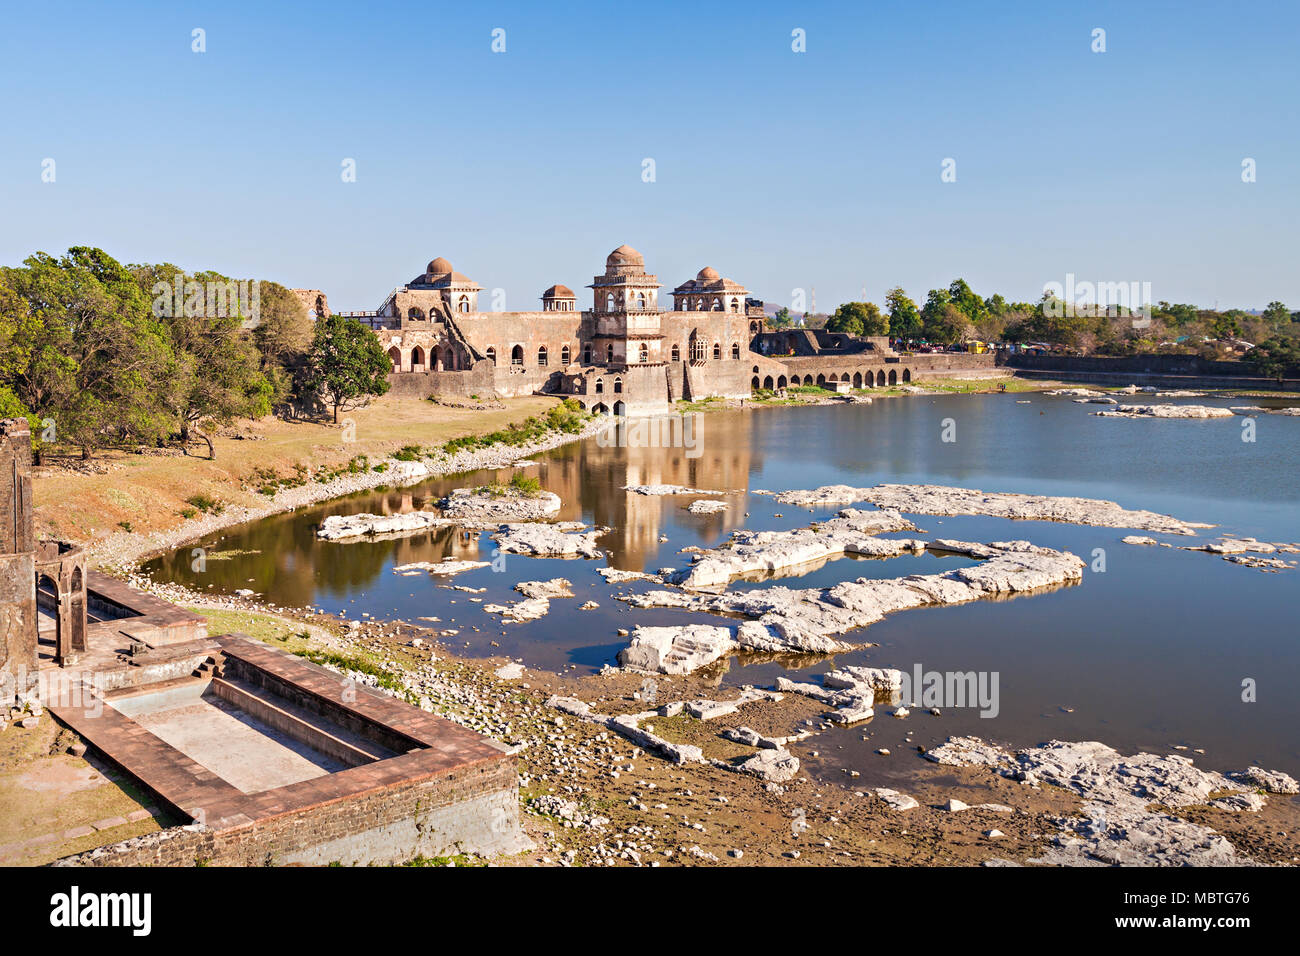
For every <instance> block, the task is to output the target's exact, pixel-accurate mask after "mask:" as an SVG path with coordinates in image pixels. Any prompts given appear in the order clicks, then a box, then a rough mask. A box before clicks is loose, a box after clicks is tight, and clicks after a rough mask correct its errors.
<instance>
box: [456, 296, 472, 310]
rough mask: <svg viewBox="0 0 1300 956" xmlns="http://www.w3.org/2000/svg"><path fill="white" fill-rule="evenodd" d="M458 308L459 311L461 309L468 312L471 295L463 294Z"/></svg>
mask: <svg viewBox="0 0 1300 956" xmlns="http://www.w3.org/2000/svg"><path fill="white" fill-rule="evenodd" d="M456 308H457V309H458V310H459V311H461V312H468V311H469V296H467V295H462V296H461V297H460V304H459V305H458V306H457V307H456Z"/></svg>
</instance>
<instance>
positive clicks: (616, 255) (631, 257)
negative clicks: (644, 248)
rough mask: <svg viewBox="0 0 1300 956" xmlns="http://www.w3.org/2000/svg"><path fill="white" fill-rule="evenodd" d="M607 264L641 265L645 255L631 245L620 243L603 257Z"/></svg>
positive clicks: (643, 262) (643, 263)
mask: <svg viewBox="0 0 1300 956" xmlns="http://www.w3.org/2000/svg"><path fill="white" fill-rule="evenodd" d="M605 265H607V266H643V265H645V257H644V256H642V255H641V253H639V252H637V251H636V250H635V249H633V248H632V247H631V246H628V245H622V246H619V247H618V248H617V249H615V250H614V251H613V252H611V253H610V254H609V255H608V256H607V257H606V258H605Z"/></svg>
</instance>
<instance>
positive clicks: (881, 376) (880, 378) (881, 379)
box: [876, 368, 885, 385]
mask: <svg viewBox="0 0 1300 956" xmlns="http://www.w3.org/2000/svg"><path fill="white" fill-rule="evenodd" d="M876 384H877V385H884V384H885V370H884V369H883V368H882V369H881V370H880V371H879V372H877V373H876Z"/></svg>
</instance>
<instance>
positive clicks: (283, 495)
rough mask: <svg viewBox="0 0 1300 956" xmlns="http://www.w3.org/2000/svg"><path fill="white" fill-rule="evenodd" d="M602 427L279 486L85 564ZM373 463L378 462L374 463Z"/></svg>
mask: <svg viewBox="0 0 1300 956" xmlns="http://www.w3.org/2000/svg"><path fill="white" fill-rule="evenodd" d="M602 427H603V426H602V424H601V422H600V421H599V420H596V419H593V420H592V421H590V422H588V423H587V424H586V426H585V427H584V428H583V430H582V431H581V432H579V433H577V434H568V433H563V432H556V433H554V434H551V435H547V436H546V437H545V438H542V439H540V440H538V441H535V442H529V443H527V444H523V445H493V446H491V447H489V448H480V449H466V450H462V451H458V452H456V453H455V454H454V455H445V454H444V455H439V456H438V457H436V458H432V459H429V460H427V461H425V462H406V461H398V460H396V459H385V460H384V461H383V463H384V464H386V465H387V466H388V467H387V468H386V469H385V470H384V471H382V472H376V471H365V472H360V473H357V474H347V475H341V476H340V477H338V478H335V479H333V480H331V481H327V482H318V483H310V484H305V485H300V486H298V487H296V488H283V489H281V490H279V491H277V492H276V494H275V495H274V496H273V497H270V498H268V499H267V503H266V504H265V505H261V506H259V507H254V508H247V507H230V508H227V509H225V510H224V511H222V512H221V513H220V514H204V515H200V516H196V517H194V518H189V519H186V520H184V521H183V522H182V523H181V524H180V525H178V526H177V527H175V528H171V529H169V530H167V531H159V532H153V533H150V534H143V533H139V532H128V531H120V532H114V533H113V534H111V535H108V536H107V537H105V538H103V539H101V540H99V541H96V542H93V543H91V544H90V545H89V546H88V548H87V552H88V556H89V558H90V560H91V561H92V562H94V563H95V564H96V565H98V566H99V567H101V568H102V569H105V570H110V571H118V572H119V573H125V572H127V571H129V570H131V569H132V568H133V567H134V566H135V565H137V564H139V563H140V562H142V561H146V560H149V559H150V558H153V557H157V556H158V555H160V554H164V553H166V552H168V551H172V550H175V549H176V548H180V547H183V546H185V545H187V544H190V543H192V542H194V541H197V540H199V539H200V538H203V537H205V536H207V535H209V534H212V533H213V532H216V531H220V530H222V529H224V528H228V527H231V526H233V525H237V524H243V523H245V522H248V521H256V520H259V519H261V518H268V517H271V516H272V515H277V514H283V513H285V512H288V511H296V510H297V509H299V508H305V507H310V506H312V505H317V504H321V503H323V502H326V501H330V500H332V499H335V498H342V497H345V496H347V495H351V494H355V493H356V492H359V491H372V490H374V489H376V488H380V487H401V486H404V485H412V484H418V483H419V482H422V481H428V480H430V479H433V478H442V477H449V476H451V475H457V474H463V473H465V472H472V471H480V470H491V469H498V468H509V467H512V466H514V465H516V464H520V463H522V462H524V460H525V459H527V458H528V456H529V455H534V454H536V453H538V452H541V451H547V450H549V449H552V448H558V447H560V446H561V445H567V444H569V443H570V442H575V441H582V440H583V439H586V438H590V437H592V436H594V435H596V434H597V432H599V431H600V429H601V428H602ZM374 464H379V462H378V461H376V462H374Z"/></svg>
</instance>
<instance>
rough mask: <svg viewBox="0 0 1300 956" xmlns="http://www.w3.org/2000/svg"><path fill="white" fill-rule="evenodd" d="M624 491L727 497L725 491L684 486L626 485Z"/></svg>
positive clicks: (654, 494)
mask: <svg viewBox="0 0 1300 956" xmlns="http://www.w3.org/2000/svg"><path fill="white" fill-rule="evenodd" d="M623 490H624V491H628V492H631V493H632V494H636V495H650V496H660V495H725V494H726V492H725V491H717V490H714V489H709V488H687V487H685V486H684V485H624V486H623Z"/></svg>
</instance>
